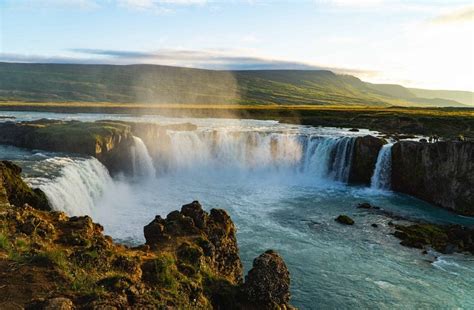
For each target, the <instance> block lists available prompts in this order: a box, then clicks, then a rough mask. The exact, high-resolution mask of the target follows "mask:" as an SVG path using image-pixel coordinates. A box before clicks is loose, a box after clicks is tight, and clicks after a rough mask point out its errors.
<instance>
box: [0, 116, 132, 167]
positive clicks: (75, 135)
mask: <svg viewBox="0 0 474 310" xmlns="http://www.w3.org/2000/svg"><path fill="white" fill-rule="evenodd" d="M0 132H1V133H2V135H0V143H3V144H10V145H14V146H18V147H24V148H29V149H40V150H46V151H52V152H68V153H77V154H83V155H87V156H94V157H96V158H97V159H98V160H99V161H101V162H102V163H103V164H104V165H105V166H106V167H107V168H108V169H109V171H110V172H111V173H116V172H128V171H131V165H132V163H131V154H130V146H131V144H132V143H133V139H132V133H131V129H130V125H127V124H123V123H120V122H109V121H97V122H79V121H69V122H65V121H60V120H47V119H41V120H37V121H32V122H21V123H13V122H6V123H1V124H0Z"/></svg>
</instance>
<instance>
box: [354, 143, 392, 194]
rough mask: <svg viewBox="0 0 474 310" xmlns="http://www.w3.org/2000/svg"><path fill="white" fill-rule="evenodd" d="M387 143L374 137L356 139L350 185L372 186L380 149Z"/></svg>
mask: <svg viewBox="0 0 474 310" xmlns="http://www.w3.org/2000/svg"><path fill="white" fill-rule="evenodd" d="M386 143H387V141H385V140H383V139H379V138H376V137H373V136H364V137H358V138H356V141H355V143H354V151H353V157H352V165H351V171H350V174H349V182H350V183H356V184H357V183H358V184H366V185H370V179H371V177H372V174H373V172H374V169H375V164H376V162H377V156H378V154H379V151H380V149H381V148H382V146H383V145H384V144H386Z"/></svg>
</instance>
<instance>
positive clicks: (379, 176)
mask: <svg viewBox="0 0 474 310" xmlns="http://www.w3.org/2000/svg"><path fill="white" fill-rule="evenodd" d="M392 146H393V144H391V143H390V144H385V145H384V146H383V147H382V148H381V149H380V151H379V155H378V156H377V163H376V164H375V170H374V174H373V175H372V179H371V182H370V183H371V184H370V187H371V188H375V189H385V190H388V189H390V185H391V177H392Z"/></svg>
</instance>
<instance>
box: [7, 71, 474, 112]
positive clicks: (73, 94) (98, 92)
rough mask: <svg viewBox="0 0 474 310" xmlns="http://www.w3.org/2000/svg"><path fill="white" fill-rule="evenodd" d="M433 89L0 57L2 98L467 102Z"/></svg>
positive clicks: (283, 74)
mask: <svg viewBox="0 0 474 310" xmlns="http://www.w3.org/2000/svg"><path fill="white" fill-rule="evenodd" d="M433 92H435V91H427V90H414V89H408V88H405V87H403V86H400V85H382V84H370V83H366V82H363V81H361V80H360V79H358V78H356V77H354V76H350V75H340V74H335V73H333V72H331V71H324V70H252V71H213V70H203V69H192V68H181V67H169V66H158V65H128V66H118V65H77V64H24V63H0V100H1V101H33V102H48V101H52V102H118V103H121V102H123V103H147V102H150V103H182V104H285V105H293V104H295V105H297V104H307V105H370V106H389V105H400V106H463V103H466V102H467V101H466V100H464V99H463V98H464V97H462V96H461V94H458V97H455V96H454V95H455V93H456V94H457V93H461V92H453V94H451V93H450V94H451V95H450V96H448V95H443V96H441V95H442V94H444V93H445V91H439V92H440V93H439V94H441V95H439V94H438V93H436V95H435V94H434V93H433ZM464 93H469V92H464ZM420 94H421V95H420ZM470 94H471V96H472V93H470ZM463 96H466V95H465V94H463ZM455 98H460V99H462V103H461V102H460V101H457V100H456V99H455Z"/></svg>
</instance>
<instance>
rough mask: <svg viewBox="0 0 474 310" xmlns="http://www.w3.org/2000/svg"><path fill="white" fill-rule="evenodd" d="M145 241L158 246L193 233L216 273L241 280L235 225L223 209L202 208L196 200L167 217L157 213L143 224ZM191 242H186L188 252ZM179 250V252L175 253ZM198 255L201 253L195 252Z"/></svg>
mask: <svg viewBox="0 0 474 310" xmlns="http://www.w3.org/2000/svg"><path fill="white" fill-rule="evenodd" d="M144 233H145V239H146V244H147V245H149V246H150V247H151V248H152V249H158V248H160V247H161V246H163V245H164V244H166V243H167V242H169V241H171V240H172V241H173V242H175V240H176V239H177V238H178V237H188V238H189V237H192V238H193V240H194V241H195V242H194V243H195V245H197V247H198V248H199V249H200V250H199V251H201V252H202V255H201V256H202V259H203V260H205V261H206V262H207V263H208V265H210V266H211V267H212V268H213V269H214V270H215V271H216V272H217V273H219V274H221V275H223V276H224V277H226V278H228V279H230V280H231V281H232V282H233V283H240V282H241V281H242V263H241V262H240V258H239V250H238V247H237V239H236V237H235V226H234V223H233V222H232V220H231V219H230V216H229V215H228V214H227V212H226V211H224V210H221V209H212V210H211V211H210V213H207V212H206V211H204V210H203V209H202V207H201V205H200V204H199V202H197V201H194V202H192V203H190V204H187V205H184V206H183V207H182V208H181V211H173V212H171V213H170V214H168V216H167V217H166V219H163V218H161V217H160V216H157V217H156V218H155V219H154V220H153V221H152V222H151V223H150V224H148V225H147V226H145V227H144ZM191 247H193V245H188V246H187V248H188V251H187V252H191V249H190V248H191ZM178 254H179V253H178ZM196 255H200V254H196Z"/></svg>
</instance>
